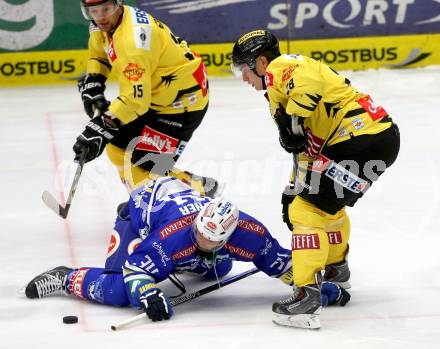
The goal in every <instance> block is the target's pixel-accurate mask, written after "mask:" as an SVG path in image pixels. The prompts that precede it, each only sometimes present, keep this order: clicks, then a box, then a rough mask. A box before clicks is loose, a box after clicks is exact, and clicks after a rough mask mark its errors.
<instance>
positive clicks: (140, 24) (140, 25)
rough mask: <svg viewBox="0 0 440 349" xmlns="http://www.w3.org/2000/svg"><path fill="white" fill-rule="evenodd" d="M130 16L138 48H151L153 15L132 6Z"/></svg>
mask: <svg viewBox="0 0 440 349" xmlns="http://www.w3.org/2000/svg"><path fill="white" fill-rule="evenodd" d="M130 17H131V22H132V24H133V40H134V45H135V47H136V48H140V49H143V50H145V51H149V50H150V45H151V32H152V26H151V17H150V15H149V14H148V13H147V12H145V11H143V10H140V9H138V8H134V7H130Z"/></svg>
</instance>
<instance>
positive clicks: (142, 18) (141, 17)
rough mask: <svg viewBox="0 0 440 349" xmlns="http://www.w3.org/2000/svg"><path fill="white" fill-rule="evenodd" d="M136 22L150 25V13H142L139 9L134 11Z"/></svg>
mask: <svg viewBox="0 0 440 349" xmlns="http://www.w3.org/2000/svg"><path fill="white" fill-rule="evenodd" d="M134 12H135V17H136V22H137V23H139V24H150V21H149V20H148V13H147V12H145V11H142V10H140V9H138V8H135V9H134Z"/></svg>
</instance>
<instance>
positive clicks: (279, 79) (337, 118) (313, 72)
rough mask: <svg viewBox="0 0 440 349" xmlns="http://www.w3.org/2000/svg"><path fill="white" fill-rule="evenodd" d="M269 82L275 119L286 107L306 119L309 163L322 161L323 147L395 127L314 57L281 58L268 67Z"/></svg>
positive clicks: (380, 110) (270, 100) (267, 81)
mask: <svg viewBox="0 0 440 349" xmlns="http://www.w3.org/2000/svg"><path fill="white" fill-rule="evenodd" d="M265 83H266V87H267V95H268V99H269V103H270V110H271V114H272V117H273V116H274V114H275V112H276V110H277V109H279V108H281V109H282V110H284V111H285V112H286V113H287V114H289V115H296V116H300V117H302V118H304V124H303V127H304V130H305V132H306V133H307V137H308V145H307V148H306V150H305V152H304V154H303V155H305V157H306V158H311V159H315V158H317V156H318V155H319V154H320V153H321V150H322V148H323V147H324V145H333V144H336V143H339V142H343V141H346V140H348V139H350V138H352V137H356V136H358V135H363V134H377V133H379V132H382V131H384V130H385V129H387V128H389V127H390V126H391V121H388V120H390V119H389V118H386V117H387V113H386V112H385V110H384V109H383V108H382V107H378V106H375V105H374V104H373V102H372V100H371V98H370V97H369V96H368V95H366V94H363V93H359V92H358V91H356V90H355V89H354V88H353V87H352V86H351V84H350V81H349V80H348V79H346V78H345V77H343V76H342V75H339V74H338V73H337V72H335V71H334V70H332V69H331V68H330V67H328V66H327V65H325V64H324V63H321V62H319V61H316V60H314V59H312V58H309V57H306V56H301V55H282V56H280V57H278V58H276V59H274V60H273V61H272V62H271V63H270V64H269V66H268V67H267V71H266V75H265Z"/></svg>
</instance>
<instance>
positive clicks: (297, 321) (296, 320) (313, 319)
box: [272, 314, 321, 329]
mask: <svg viewBox="0 0 440 349" xmlns="http://www.w3.org/2000/svg"><path fill="white" fill-rule="evenodd" d="M272 322H273V323H274V324H277V325H280V326H287V327H297V328H307V329H318V328H320V327H321V321H320V320H319V315H317V314H298V315H283V314H273V318H272Z"/></svg>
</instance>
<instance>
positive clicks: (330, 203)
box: [299, 124, 400, 215]
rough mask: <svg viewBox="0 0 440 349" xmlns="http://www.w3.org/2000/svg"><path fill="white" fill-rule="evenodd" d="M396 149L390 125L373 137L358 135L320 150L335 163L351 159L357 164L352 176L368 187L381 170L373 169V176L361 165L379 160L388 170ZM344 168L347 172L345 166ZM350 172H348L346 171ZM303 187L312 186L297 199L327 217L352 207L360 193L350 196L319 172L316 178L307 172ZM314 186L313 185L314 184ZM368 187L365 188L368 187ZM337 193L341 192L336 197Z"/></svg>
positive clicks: (394, 128)
mask: <svg viewBox="0 0 440 349" xmlns="http://www.w3.org/2000/svg"><path fill="white" fill-rule="evenodd" d="M399 148H400V133H399V128H398V127H397V125H395V124H392V125H391V127H390V128H388V129H386V130H385V131H383V132H381V133H378V134H376V135H362V136H358V137H354V138H352V139H350V140H348V141H345V142H341V143H338V144H335V145H332V146H328V147H326V148H325V149H324V150H323V155H325V156H326V157H328V158H329V159H330V160H334V161H335V162H337V163H339V162H341V161H347V160H354V161H356V162H357V164H358V165H359V173H355V174H356V175H357V176H358V177H359V178H361V179H363V180H365V181H367V182H368V184H369V186H371V185H372V184H373V182H374V181H375V180H377V178H378V177H379V176H380V175H381V174H382V173H383V172H384V170H385V169H379V168H377V167H375V168H374V170H373V172H374V177H375V178H371V177H372V176H371V173H364V169H365V164H367V163H368V162H369V161H370V160H381V161H383V162H384V163H385V165H386V168H388V167H390V166H391V165H392V164H393V163H394V161H395V160H396V158H397V155H398V153H399ZM345 168H346V169H350V168H349V167H348V166H345ZM350 170H352V169H350ZM318 180H319V190H318V193H314V192H313V188H315V189H316V183H317V181H318ZM305 182H306V184H308V185H310V184H311V185H312V190H308V189H304V190H303V191H302V192H301V193H300V194H299V196H300V197H302V198H303V199H304V200H306V201H308V202H310V203H312V204H313V205H315V206H316V207H318V208H319V209H320V210H323V211H324V212H327V213H328V214H332V215H333V214H335V213H336V212H338V211H339V210H341V209H342V208H343V207H344V206H354V204H355V203H356V202H357V200H358V199H359V198H361V197H362V196H363V194H364V192H360V193H354V192H352V191H350V190H348V189H346V188H343V187H342V186H341V185H339V184H338V183H336V182H334V181H333V180H332V179H331V178H329V177H327V176H325V175H324V173H321V175H320V177H317V174H316V172H315V173H313V178H312V172H311V171H310V170H308V171H307V175H306V180H305ZM314 183H315V185H314ZM369 186H368V187H369ZM337 193H342V194H343V195H340V196H342V197H338V196H337Z"/></svg>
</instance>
